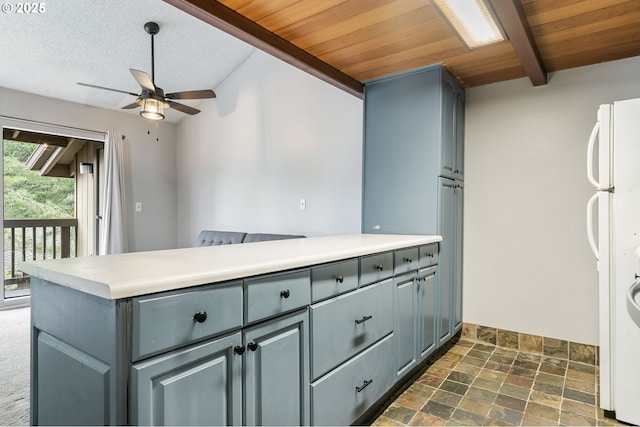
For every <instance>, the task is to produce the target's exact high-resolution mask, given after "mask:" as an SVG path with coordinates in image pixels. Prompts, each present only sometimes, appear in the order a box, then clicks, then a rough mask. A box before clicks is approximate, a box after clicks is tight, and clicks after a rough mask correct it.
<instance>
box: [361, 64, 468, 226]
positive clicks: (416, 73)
mask: <svg viewBox="0 0 640 427" xmlns="http://www.w3.org/2000/svg"><path fill="white" fill-rule="evenodd" d="M464 102H465V99H464V89H463V88H462V87H460V85H459V84H458V82H457V81H456V80H455V79H454V78H453V77H452V76H451V75H450V74H449V73H448V72H447V71H446V70H444V69H443V68H441V67H440V66H439V65H437V66H430V67H425V68H420V69H417V70H413V71H410V72H407V73H402V74H398V75H393V76H389V77H385V78H382V79H376V80H372V81H369V82H366V83H365V112H364V114H365V120H364V121H365V131H364V133H365V144H364V179H363V182H364V188H363V209H362V211H363V218H362V232H363V233H389V234H438V177H445V178H450V179H456V180H460V181H461V180H463V179H464V165H463V159H464Z"/></svg>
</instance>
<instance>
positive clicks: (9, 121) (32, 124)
mask: <svg viewBox="0 0 640 427" xmlns="http://www.w3.org/2000/svg"><path fill="white" fill-rule="evenodd" d="M5 128H10V129H15V130H22V131H25V132H37V133H44V134H50V135H58V136H64V137H68V138H79V139H86V140H90V141H95V142H101V143H104V142H106V138H107V134H106V132H98V131H93V130H89V129H80V128H74V127H68V126H62V125H56V124H51V123H43V122H37V121H33V120H25V119H20V118H15V117H7V116H2V115H0V129H1V130H2V131H3V134H4V129H5ZM0 152H1V153H2V155H3V159H4V138H0ZM0 175H1V176H2V188H3V191H2V193H1V194H0V220H2V223H3V224H4V161H3V162H0ZM98 196H99V195H98V194H96V200H98V198H99V197H98ZM3 233H4V225H3ZM0 250H1V251H2V254H3V256H2V267H3V271H4V263H5V260H4V238H3V239H2V241H0ZM2 280H3V283H2V287H1V288H0V310H4V309H8V308H18V307H26V306H28V305H29V304H30V303H31V297H30V296H21V297H12V298H6V297H5V289H4V276H3V279H2Z"/></svg>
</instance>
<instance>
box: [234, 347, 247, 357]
mask: <svg viewBox="0 0 640 427" xmlns="http://www.w3.org/2000/svg"><path fill="white" fill-rule="evenodd" d="M244 350H245V348H244V346H243V345H237V346H235V347H233V351H234V352H235V353H236V354H238V355H240V356H242V355H243V354H244Z"/></svg>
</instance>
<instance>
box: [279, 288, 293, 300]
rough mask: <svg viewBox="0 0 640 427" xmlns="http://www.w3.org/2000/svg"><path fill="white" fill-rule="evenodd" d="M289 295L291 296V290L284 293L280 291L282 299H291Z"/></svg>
mask: <svg viewBox="0 0 640 427" xmlns="http://www.w3.org/2000/svg"><path fill="white" fill-rule="evenodd" d="M289 295H291V292H289V289H285V290H284V291H280V298H284V299H287V298H289Z"/></svg>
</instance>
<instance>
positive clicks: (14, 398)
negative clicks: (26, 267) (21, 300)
mask: <svg viewBox="0 0 640 427" xmlns="http://www.w3.org/2000/svg"><path fill="white" fill-rule="evenodd" d="M30 315H31V309H30V308H29V307H25V308H16V309H11V310H2V311H0V426H27V425H29V357H30V355H29V348H30V329H29V325H30Z"/></svg>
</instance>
